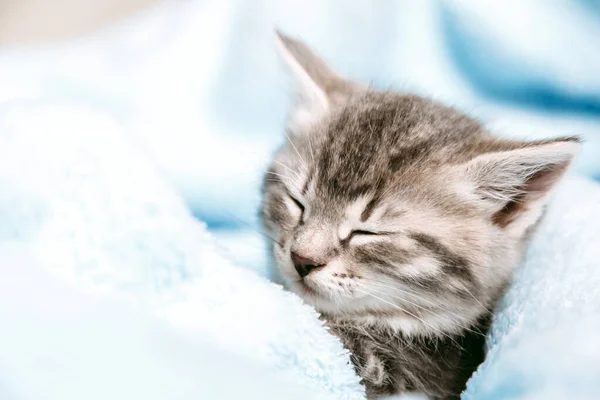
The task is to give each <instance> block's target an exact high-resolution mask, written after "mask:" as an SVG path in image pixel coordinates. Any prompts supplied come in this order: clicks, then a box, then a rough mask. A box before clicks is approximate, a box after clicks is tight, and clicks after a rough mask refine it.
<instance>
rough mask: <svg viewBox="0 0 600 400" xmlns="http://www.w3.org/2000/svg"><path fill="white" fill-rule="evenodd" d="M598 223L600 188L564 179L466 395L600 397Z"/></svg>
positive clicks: (491, 399) (489, 399)
mask: <svg viewBox="0 0 600 400" xmlns="http://www.w3.org/2000/svg"><path fill="white" fill-rule="evenodd" d="M599 222H600V186H599V185H598V184H596V183H592V182H590V181H587V180H584V179H574V178H571V179H569V180H567V181H566V182H564V184H563V185H562V186H561V187H560V189H559V190H558V191H557V192H556V195H555V197H554V199H553V202H552V206H551V207H550V208H549V210H548V213H547V215H546V220H545V221H544V223H543V225H542V226H541V227H540V230H539V232H538V233H537V234H536V236H535V237H534V240H533V243H532V245H531V247H530V249H529V251H528V253H527V258H526V262H525V264H524V265H523V266H522V267H521V268H520V269H519V271H518V273H517V274H516V277H515V283H514V284H513V286H512V288H511V289H510V291H509V293H508V295H507V296H506V298H505V299H504V302H503V305H502V307H501V311H500V312H499V313H498V315H497V317H496V320H495V322H494V325H493V329H492V332H491V335H490V339H489V347H490V350H489V353H488V358H487V361H486V362H485V364H483V366H482V367H481V368H480V369H479V371H478V372H477V374H476V375H475V376H474V377H473V378H472V379H471V381H470V382H469V386H468V390H467V392H466V395H465V396H464V398H465V399H468V400H476V399H477V400H479V399H482V400H483V399H485V400H495V399H498V400H500V399H520V400H521V399H527V400H534V399H536V400H537V399H540V400H541V399H545V400H546V399H547V400H563V399H578V400H579V399H582V400H586V399H589V400H592V399H597V398H598V377H599V376H600V342H599V341H598V332H600V330H599V329H600V227H599V225H598V223H599Z"/></svg>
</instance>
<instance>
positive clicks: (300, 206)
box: [288, 193, 304, 212]
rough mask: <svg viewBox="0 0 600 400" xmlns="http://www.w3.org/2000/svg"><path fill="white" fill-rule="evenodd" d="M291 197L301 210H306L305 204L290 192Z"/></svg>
mask: <svg viewBox="0 0 600 400" xmlns="http://www.w3.org/2000/svg"><path fill="white" fill-rule="evenodd" d="M288 196H289V198H290V199H291V200H292V201H293V202H294V204H295V205H296V206H297V207H298V208H299V209H300V211H302V212H304V204H302V203H301V202H300V200H298V199H297V198H295V197H294V196H292V195H291V194H289V193H288Z"/></svg>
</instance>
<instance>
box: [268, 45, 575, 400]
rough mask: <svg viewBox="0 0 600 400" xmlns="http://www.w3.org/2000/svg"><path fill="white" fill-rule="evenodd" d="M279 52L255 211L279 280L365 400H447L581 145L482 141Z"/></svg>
mask: <svg viewBox="0 0 600 400" xmlns="http://www.w3.org/2000/svg"><path fill="white" fill-rule="evenodd" d="M278 39H279V40H278V42H279V45H280V49H281V53H282V55H283V58H284V60H285V61H286V62H287V64H288V65H289V67H290V70H291V72H292V74H293V77H294V78H295V80H296V81H297V84H298V85H297V86H298V89H299V90H298V101H297V103H296V104H295V106H294V108H293V110H292V112H291V115H290V119H289V123H288V125H287V135H286V136H287V139H288V140H287V142H286V144H285V145H284V146H283V147H282V148H281V149H280V150H279V151H278V152H277V154H276V155H275V157H274V159H273V162H272V164H271V166H270V168H269V170H268V172H267V173H266V175H265V179H264V184H263V202H262V206H261V216H262V219H263V225H264V229H265V231H266V232H267V233H268V235H269V236H270V237H272V238H273V243H272V246H270V248H271V250H272V255H273V258H274V261H275V264H276V267H277V271H278V274H279V276H280V278H281V280H282V282H283V283H284V284H285V286H286V287H287V288H288V289H289V290H291V291H293V292H295V293H297V294H298V295H299V296H301V297H302V298H303V299H304V300H305V301H306V302H307V303H309V304H311V305H313V306H314V307H315V308H316V309H317V310H318V311H319V312H320V313H321V315H322V318H323V319H324V320H325V321H326V323H327V325H328V326H329V327H330V330H331V332H332V333H333V334H335V335H337V336H338V337H339V338H340V339H341V340H342V342H343V343H344V345H345V346H346V347H347V348H348V349H349V350H350V351H351V353H352V361H353V363H354V364H355V367H356V370H357V372H358V374H359V375H360V376H361V377H362V379H363V381H364V384H365V385H366V389H367V394H368V396H369V397H371V398H372V397H377V396H379V395H386V394H395V393H407V392H420V393H424V394H426V395H428V396H429V397H430V398H433V399H458V398H459V397H460V393H461V392H462V391H463V390H464V388H465V385H466V382H467V380H468V379H469V377H470V376H471V374H472V373H473V371H474V370H475V368H476V367H477V366H478V365H479V363H481V361H482V360H483V358H484V345H485V334H486V332H487V329H488V324H489V323H490V319H491V312H492V311H493V309H494V306H495V304H496V302H497V300H498V299H499V298H500V297H501V296H502V295H503V293H504V291H505V289H506V287H507V285H508V284H509V282H510V279H511V276H512V273H513V270H514V269H515V267H516V266H517V264H518V263H519V260H520V258H521V256H522V255H523V252H524V249H525V246H526V242H527V240H528V237H529V236H530V234H531V232H532V231H533V229H534V228H535V226H536V225H537V224H538V222H539V221H540V219H541V217H542V214H543V210H544V207H545V204H546V202H547V200H548V194H549V192H550V191H551V189H552V188H553V187H554V186H555V185H556V183H557V182H558V181H559V179H560V178H561V177H562V175H563V174H564V172H565V170H566V169H567V167H568V166H569V164H570V163H571V161H572V159H573V157H574V156H575V154H576V153H577V151H578V149H579V146H580V145H579V140H578V139H577V138H572V137H565V138H557V139H551V140H546V141H534V142H520V141H515V140H506V139H500V138H496V137H493V136H491V135H490V134H488V133H487V132H486V131H485V130H484V128H483V127H482V126H481V125H480V124H479V123H478V122H477V121H475V120H473V119H471V118H469V117H467V116H465V115H464V114H462V113H461V112H459V111H457V110H454V109H452V108H449V107H446V106H443V105H441V104H439V103H436V102H434V101H431V100H428V99H425V98H422V97H419V96H415V95H411V94H405V93H396V92H390V91H377V90H374V89H371V88H369V87H366V86H363V85H361V84H358V83H354V82H350V81H348V80H345V79H343V78H342V77H340V76H339V75H338V74H336V73H335V72H334V71H333V70H332V69H331V68H330V67H328V66H327V65H326V64H325V63H324V62H323V60H321V59H320V58H319V57H318V56H317V55H315V54H314V53H313V52H312V51H311V50H310V49H309V48H308V47H307V46H305V45H304V44H302V43H300V42H298V41H296V40H294V39H292V38H289V37H286V36H284V35H282V34H278Z"/></svg>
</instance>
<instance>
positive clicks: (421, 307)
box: [367, 280, 485, 337]
mask: <svg viewBox="0 0 600 400" xmlns="http://www.w3.org/2000/svg"><path fill="white" fill-rule="evenodd" d="M367 282H369V283H375V282H374V281H369V280H367ZM386 287H388V288H390V289H395V288H393V287H391V286H386ZM372 290H375V292H377V293H381V294H387V295H388V296H390V297H392V298H394V299H397V300H400V301H403V302H405V303H408V304H411V305H413V306H415V307H418V308H420V309H422V310H424V311H427V312H430V313H431V314H433V315H436V316H438V314H436V313H435V312H433V310H431V309H428V308H426V307H423V306H421V305H419V304H417V303H413V302H411V301H409V300H406V299H404V298H402V297H398V296H394V295H391V294H389V293H386V292H383V291H380V290H377V289H372ZM396 290H398V289H396ZM400 291H402V290H400ZM403 293H404V294H408V295H412V296H414V297H417V295H415V294H411V293H408V292H403ZM421 300H425V299H422V298H421ZM429 304H431V305H433V306H438V305H437V304H434V303H432V302H429ZM440 308H442V309H443V310H444V311H446V312H447V313H449V314H451V315H453V316H454V317H456V318H458V319H461V320H463V321H465V322H470V321H469V319H467V318H465V317H463V316H462V315H458V314H456V313H454V312H452V311H450V310H448V309H447V308H443V307H441V306H440ZM454 325H456V326H458V327H460V328H462V329H465V330H467V331H469V332H472V333H474V334H477V335H480V336H482V337H485V335H484V334H483V333H481V332H478V331H475V330H473V329H471V328H470V326H467V325H462V324H460V323H454Z"/></svg>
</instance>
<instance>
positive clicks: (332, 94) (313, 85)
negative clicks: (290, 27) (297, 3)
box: [275, 30, 359, 130]
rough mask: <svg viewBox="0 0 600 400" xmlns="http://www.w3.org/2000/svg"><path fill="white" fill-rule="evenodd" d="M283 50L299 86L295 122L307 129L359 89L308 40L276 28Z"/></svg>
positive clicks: (293, 113)
mask: <svg viewBox="0 0 600 400" xmlns="http://www.w3.org/2000/svg"><path fill="white" fill-rule="evenodd" d="M275 33H276V36H277V43H278V47H279V52H280V54H281V56H282V57H283V60H284V61H285V63H286V64H287V65H288V67H289V69H290V72H291V74H292V77H293V78H294V81H295V83H296V86H297V96H298V99H297V103H296V104H295V105H294V110H293V112H292V115H291V117H292V121H291V122H292V123H293V124H294V125H295V126H296V127H297V128H299V130H302V129H305V128H307V127H308V126H310V125H311V124H312V123H314V122H315V121H316V120H318V119H319V118H321V117H322V116H323V115H324V114H325V113H327V112H328V111H329V110H330V109H331V107H332V106H334V105H335V104H339V103H341V102H343V101H344V100H345V99H346V98H347V97H349V96H350V95H351V94H352V93H353V92H355V91H356V90H358V88H359V87H358V85H355V84H353V83H351V82H349V81H347V80H345V79H344V78H342V77H341V76H339V75H338V74H337V73H336V72H335V71H334V70H333V69H331V68H330V67H329V66H328V65H327V64H326V63H325V62H324V61H323V60H322V59H321V58H320V57H319V56H317V55H316V54H315V53H314V52H313V51H312V50H311V49H310V48H308V46H306V45H305V44H304V43H302V42H300V41H298V40H295V39H292V38H291V37H289V36H286V35H285V34H283V33H281V31H279V30H275Z"/></svg>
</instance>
